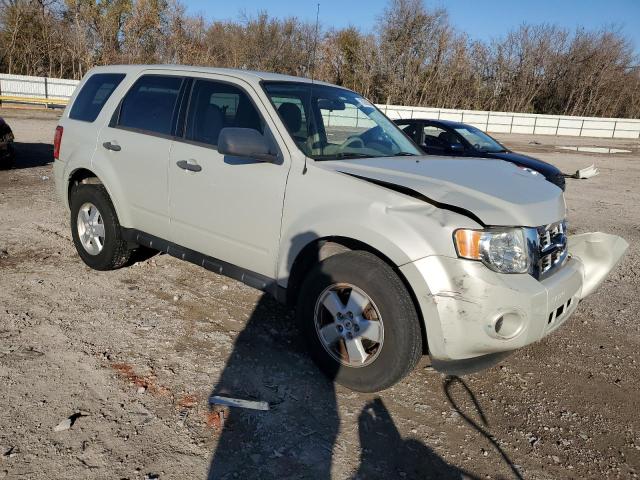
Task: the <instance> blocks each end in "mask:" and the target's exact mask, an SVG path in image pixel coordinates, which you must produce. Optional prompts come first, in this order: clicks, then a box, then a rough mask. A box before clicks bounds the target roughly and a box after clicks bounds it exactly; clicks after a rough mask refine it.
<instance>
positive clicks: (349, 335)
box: [347, 332, 353, 340]
mask: <svg viewBox="0 0 640 480" xmlns="http://www.w3.org/2000/svg"><path fill="white" fill-rule="evenodd" d="M347 338H348V339H349V340H351V339H352V338H353V334H352V333H351V332H349V333H347Z"/></svg>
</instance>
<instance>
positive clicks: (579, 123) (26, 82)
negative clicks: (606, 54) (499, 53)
mask: <svg viewBox="0 0 640 480" xmlns="http://www.w3.org/2000/svg"><path fill="white" fill-rule="evenodd" d="M78 83H79V81H78V80H66V79H62V78H46V77H28V76H24V75H7V74H0V104H1V103H2V102H3V101H4V102H10V103H26V104H40V105H45V106H47V107H62V106H64V105H66V104H67V102H68V101H69V99H70V98H71V95H73V91H74V90H75V87H76V86H77V85H78ZM378 107H379V108H380V109H381V110H382V111H383V112H384V113H385V114H386V115H387V116H388V117H389V118H391V119H394V120H395V119H400V118H424V119H442V120H454V121H458V122H464V123H468V124H471V125H474V126H475V127H478V128H480V129H481V130H484V131H486V132H493V133H524V134H535V135H567V136H573V137H601V138H624V139H637V140H640V120H634V119H625V118H598V117H571V116H561V115H538V114H530V113H509V112H484V111H477V110H455V109H445V108H428V107H407V106H402V105H378ZM324 116H325V121H326V122H328V123H329V124H330V125H335V126H344V127H363V126H365V125H366V124H367V123H368V120H367V118H366V117H364V116H362V115H358V113H357V110H356V109H355V108H354V109H350V110H349V109H347V110H343V111H334V112H328V113H327V114H326V115H324Z"/></svg>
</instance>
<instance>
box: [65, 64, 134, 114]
mask: <svg viewBox="0 0 640 480" xmlns="http://www.w3.org/2000/svg"><path fill="white" fill-rule="evenodd" d="M124 77H125V75H124V74H123V73H96V74H95V75H92V76H91V77H90V78H89V79H88V80H87V81H86V82H85V84H84V85H83V87H82V90H80V93H78V96H77V97H76V101H75V102H73V107H71V112H70V113H69V118H72V119H74V120H82V121H83V122H93V121H94V120H95V119H96V118H98V115H100V111H101V110H102V107H103V106H104V104H105V103H107V100H109V97H110V96H111V94H112V93H113V91H114V90H115V89H116V87H117V86H118V85H120V82H121V81H122V79H123V78H124Z"/></svg>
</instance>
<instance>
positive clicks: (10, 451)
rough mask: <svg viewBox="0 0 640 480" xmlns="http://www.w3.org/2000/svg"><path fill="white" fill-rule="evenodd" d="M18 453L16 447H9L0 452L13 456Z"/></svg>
mask: <svg viewBox="0 0 640 480" xmlns="http://www.w3.org/2000/svg"><path fill="white" fill-rule="evenodd" d="M17 454H18V449H17V448H16V447H9V448H8V449H7V450H6V451H4V452H3V453H2V456H3V457H9V458H13V457H15V456H16V455H17Z"/></svg>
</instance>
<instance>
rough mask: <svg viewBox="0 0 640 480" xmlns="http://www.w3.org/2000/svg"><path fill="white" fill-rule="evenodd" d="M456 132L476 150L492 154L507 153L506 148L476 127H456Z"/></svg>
mask: <svg viewBox="0 0 640 480" xmlns="http://www.w3.org/2000/svg"><path fill="white" fill-rule="evenodd" d="M454 130H455V131H456V132H458V133H459V134H460V135H462V136H463V137H464V139H465V140H466V141H467V142H469V143H470V144H471V145H472V146H473V147H474V148H475V149H476V150H480V151H483V152H490V153H499V152H506V151H507V150H506V148H504V147H503V146H502V145H500V144H499V143H498V142H496V141H495V140H494V139H493V138H491V137H490V136H489V135H487V134H486V133H484V132H483V131H482V130H478V129H477V128H476V127H472V126H470V125H465V126H460V127H455V129H454Z"/></svg>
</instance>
